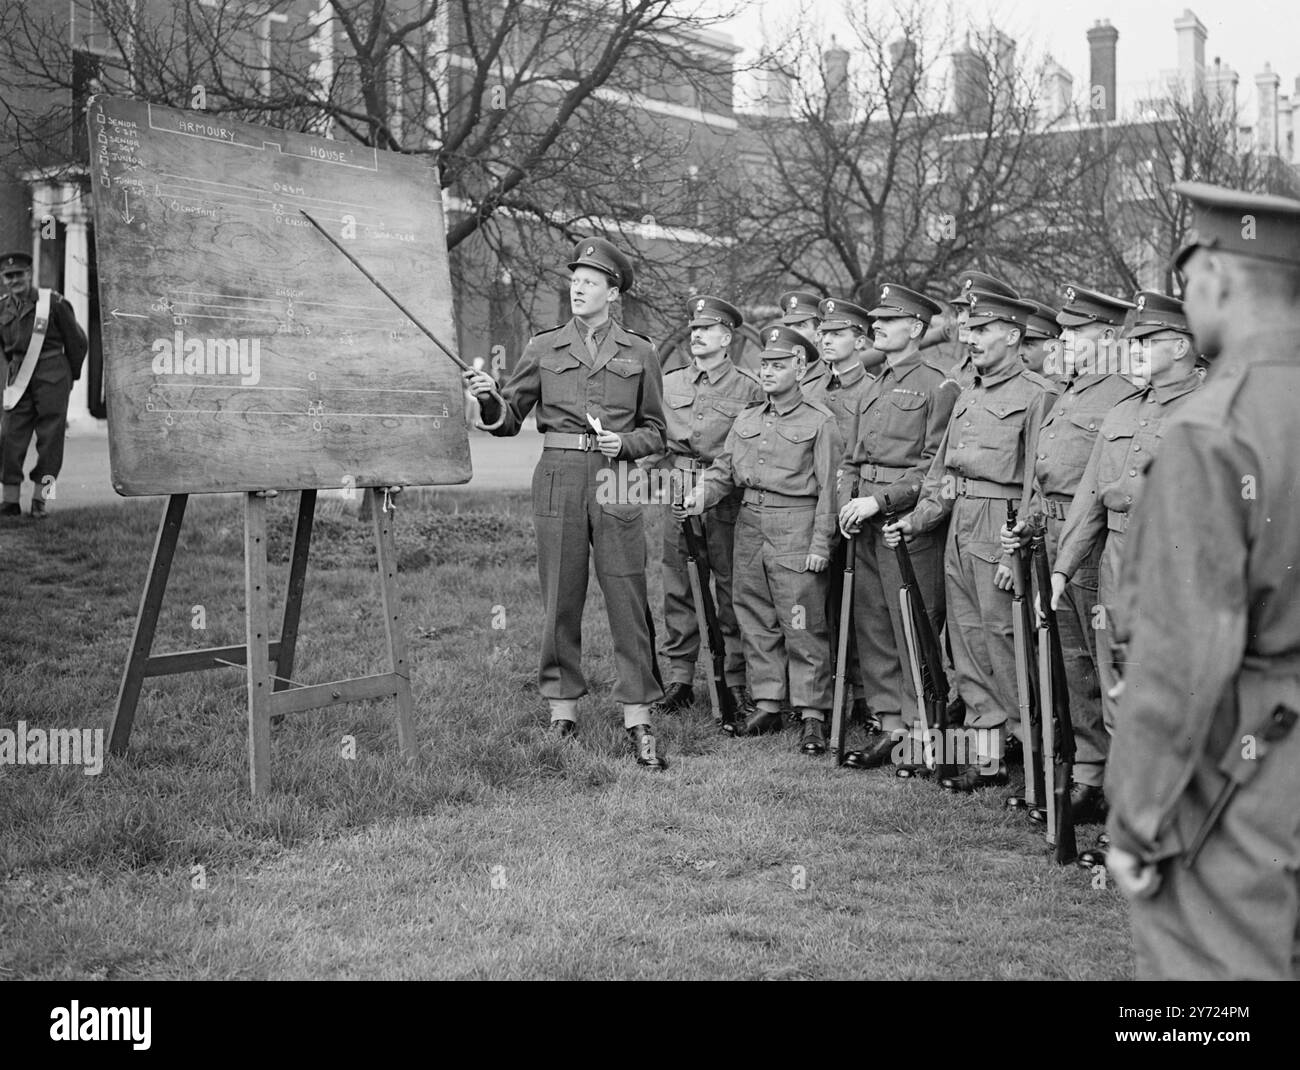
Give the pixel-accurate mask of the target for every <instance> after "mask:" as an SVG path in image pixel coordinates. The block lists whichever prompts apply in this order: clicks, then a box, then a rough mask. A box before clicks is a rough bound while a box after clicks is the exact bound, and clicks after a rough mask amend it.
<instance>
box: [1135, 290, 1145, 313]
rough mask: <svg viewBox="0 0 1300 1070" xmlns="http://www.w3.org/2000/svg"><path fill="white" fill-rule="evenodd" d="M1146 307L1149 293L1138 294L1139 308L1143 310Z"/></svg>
mask: <svg viewBox="0 0 1300 1070" xmlns="http://www.w3.org/2000/svg"><path fill="white" fill-rule="evenodd" d="M1146 307H1147V295H1146V294H1138V302H1137V310H1138V311H1139V312H1141V311H1142V310H1143V309H1144V308H1146Z"/></svg>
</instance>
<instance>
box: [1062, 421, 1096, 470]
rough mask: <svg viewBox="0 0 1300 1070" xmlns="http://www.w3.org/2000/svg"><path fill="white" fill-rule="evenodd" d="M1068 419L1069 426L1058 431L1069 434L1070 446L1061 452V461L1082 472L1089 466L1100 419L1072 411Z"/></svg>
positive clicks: (1068, 466)
mask: <svg viewBox="0 0 1300 1070" xmlns="http://www.w3.org/2000/svg"><path fill="white" fill-rule="evenodd" d="M1066 419H1067V422H1068V426H1065V427H1062V428H1061V430H1060V431H1058V432H1057V433H1058V434H1065V435H1067V436H1069V437H1068V439H1067V443H1068V446H1067V448H1066V449H1064V450H1062V451H1061V452H1060V455H1059V461H1060V463H1061V464H1062V465H1063V466H1064V467H1066V468H1075V469H1078V470H1079V471H1080V472H1082V471H1083V470H1084V469H1085V468H1086V467H1088V458H1089V456H1091V455H1092V444H1093V442H1095V441H1096V439H1097V428H1098V427H1099V426H1100V421H1099V420H1098V419H1097V417H1096V416H1089V415H1088V414H1087V413H1081V412H1072V413H1070V415H1069V416H1068V417H1067V418H1066Z"/></svg>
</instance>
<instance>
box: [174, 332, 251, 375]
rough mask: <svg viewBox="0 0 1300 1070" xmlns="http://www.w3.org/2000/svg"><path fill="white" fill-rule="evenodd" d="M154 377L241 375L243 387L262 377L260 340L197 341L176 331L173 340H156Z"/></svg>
mask: <svg viewBox="0 0 1300 1070" xmlns="http://www.w3.org/2000/svg"><path fill="white" fill-rule="evenodd" d="M151 348H152V349H153V373H154V375H238V376H240V380H239V382H240V385H241V386H255V385H256V384H257V383H258V382H259V381H260V380H261V378H262V340H261V339H260V338H196V337H194V336H193V335H190V336H189V337H186V336H185V333H184V332H183V331H177V332H176V334H175V335H174V336H173V337H172V338H155V339H154V341H153V345H152V347H151Z"/></svg>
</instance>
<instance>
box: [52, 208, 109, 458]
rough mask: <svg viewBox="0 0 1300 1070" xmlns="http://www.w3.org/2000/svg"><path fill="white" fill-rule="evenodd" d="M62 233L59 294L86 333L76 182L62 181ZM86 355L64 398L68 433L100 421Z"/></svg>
mask: <svg viewBox="0 0 1300 1070" xmlns="http://www.w3.org/2000/svg"><path fill="white" fill-rule="evenodd" d="M60 201H61V203H62V204H63V223H64V226H65V227H66V228H67V229H66V230H65V232H64V256H63V296H64V297H66V298H67V299H68V303H69V304H70V305H71V306H72V311H73V313H74V314H75V315H76V317H77V322H78V323H79V324H80V325H81V329H82V330H83V331H85V332H86V335H87V337H89V335H90V210H89V206H88V205H87V198H86V197H85V196H84V191H83V190H82V187H81V185H80V184H79V183H75V182H65V183H63V193H62V196H61V198H60ZM89 383H90V355H89V353H87V355H86V361H85V363H84V364H82V366H81V378H80V379H78V380H77V381H76V382H75V383H73V384H72V395H71V397H69V398H68V434H70V435H71V434H78V433H81V432H86V431H91V432H98V431H99V430H100V429H101V426H102V423H101V421H99V420H96V419H95V418H94V417H93V416H91V415H90V394H89Z"/></svg>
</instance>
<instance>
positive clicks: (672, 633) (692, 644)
mask: <svg viewBox="0 0 1300 1070" xmlns="http://www.w3.org/2000/svg"><path fill="white" fill-rule="evenodd" d="M686 315H687V318H688V319H689V321H690V328H691V356H692V358H693V359H692V361H691V363H690V364H689V365H688V366H687V367H684V368H678V369H677V370H676V371H673V372H669V373H668V374H667V375H666V376H664V418H665V420H666V422H667V432H666V435H665V438H666V439H667V443H668V452H667V454H666V455H665V457H664V459H663V461H662V464H664V465H666V466H671V467H672V468H673V469H676V470H678V471H680V472H683V473H689V475H684V476H683V477H682V478H683V485H684V486H686V487H687V488H688V489H689V487H690V486H691V485H693V481H694V480H696V479H697V478H698V477H699V475H700V473H702V472H703V471H704V470H705V469H706V468H708V467H709V465H711V464H712V463H713V462H714V460H716V459H717V456H718V454H719V453H721V452H722V445H723V443H724V442H725V441H726V438H727V432H729V431H730V430H731V425H732V424H733V423H734V422H735V419H736V417H737V416H738V415H739V414H740V412H741V410H742V409H744V408H745V407H746V406H747V405H751V404H753V403H754V402H756V401H761V400H762V398H763V390H762V388H761V387H760V386H759V385H758V380H757V379H756V378H755V377H754V376H753V375H751V374H750V373H749V372H747V371H745V370H744V369H742V368H738V367H736V365H735V364H734V363H732V361H731V359H730V357H728V355H727V352H728V347H729V346H730V345H731V339H732V337H733V334H734V332H735V331H737V330H739V329H740V326H741V324H742V323H744V319H743V317H742V316H741V314H740V312H739V310H738V309H737V308H736V307H735V306H734V305H731V304H729V303H728V302H726V301H723V300H722V299H720V298H717V297H707V296H700V297H693V298H691V300H689V301H688V302H687V303H686ZM739 511H740V492H739V491H736V492H734V493H732V494H729V495H727V496H726V497H725V498H723V499H721V500H720V501H719V502H718V503H717V504H716V505H714V506H713V508H711V509H709V510H708V511H707V512H706V513H705V514H704V515H703V517H702V520H703V522H704V535H705V538H706V540H707V542H708V550H709V559H708V561H707V562H701V576H700V581H701V582H702V583H706V584H707V583H708V576H709V573H710V572H711V573H712V574H713V582H714V587H715V589H716V592H717V594H716V599H715V602H716V606H717V613H718V626H719V628H720V630H721V631H722V637H723V641H724V643H725V644H726V648H727V651H726V683H727V687H728V689H729V690H730V691H731V693H732V696H733V697H734V698H735V701H736V708H737V709H739V710H744V711H745V712H746V713H748V712H750V710H751V705H750V702H749V698H748V697H747V695H746V693H745V658H744V652H743V651H742V649H741V639H740V633H739V632H738V631H737V628H736V615H735V611H734V610H733V609H732V604H731V603H732V597H731V550H732V542H733V540H734V537H735V531H736V514H737V513H738V512H739ZM663 577H664V623H665V626H666V632H667V640H666V642H665V644H664V652H665V653H666V654H667V655H668V684H667V686H666V687H665V689H664V697H663V699H662V700H661V701H660V702H659V703H657V704H656V709H658V710H660V711H662V712H664V713H677V712H679V711H680V710H682V709H684V708H686V707H688V706H690V705H691V704H692V703H693V702H694V701H695V689H694V687H693V686H692V681H693V680H694V679H695V661H696V658H697V657H698V656H699V652H700V633H699V625H698V622H697V621H696V618H695V603H694V600H693V598H692V596H691V585H690V577H689V575H688V573H687V571H686V547H685V542H684V540H683V538H682V531H681V525H680V524H676V523H673V522H672V520H671V519H666V520H665V523H664V572H663Z"/></svg>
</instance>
